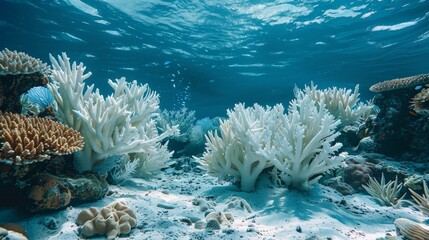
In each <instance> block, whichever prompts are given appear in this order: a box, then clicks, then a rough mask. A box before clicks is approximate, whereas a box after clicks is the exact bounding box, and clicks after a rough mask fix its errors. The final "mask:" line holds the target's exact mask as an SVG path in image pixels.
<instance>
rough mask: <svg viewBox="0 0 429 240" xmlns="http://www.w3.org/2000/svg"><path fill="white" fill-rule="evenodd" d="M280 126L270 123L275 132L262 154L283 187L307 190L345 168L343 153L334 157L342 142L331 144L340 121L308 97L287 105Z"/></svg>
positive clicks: (322, 105) (336, 133) (321, 104)
mask: <svg viewBox="0 0 429 240" xmlns="http://www.w3.org/2000/svg"><path fill="white" fill-rule="evenodd" d="M280 121H281V123H280V124H277V125H275V124H274V123H270V124H269V125H268V127H270V128H272V132H273V133H274V134H273V136H272V139H271V142H267V143H271V145H268V144H267V145H266V147H265V148H264V155H265V156H266V158H268V159H269V160H270V162H271V163H272V164H273V165H274V166H275V168H276V169H277V172H276V171H273V172H272V173H273V174H278V176H279V177H280V179H281V180H283V182H284V183H285V185H286V186H289V187H292V188H296V189H301V190H308V189H309V188H310V186H311V185H312V184H314V183H316V182H317V181H318V180H319V179H320V178H321V176H322V174H323V173H325V172H327V171H328V170H332V169H335V168H339V167H343V166H345V163H344V159H345V157H346V154H345V153H340V154H339V155H336V152H337V151H338V150H339V149H340V148H341V146H342V144H341V143H334V140H335V138H336V137H337V136H338V135H339V133H338V132H336V128H337V126H338V125H339V124H340V121H339V120H335V119H334V117H333V116H332V115H331V114H329V112H328V111H327V110H326V109H325V108H324V104H323V102H322V103H320V104H316V103H315V102H314V101H313V100H312V99H310V97H308V96H307V97H302V98H299V99H296V100H293V101H291V102H290V106H289V109H288V113H287V115H284V117H282V118H280Z"/></svg>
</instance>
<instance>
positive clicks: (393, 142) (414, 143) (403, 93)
mask: <svg viewBox="0 0 429 240" xmlns="http://www.w3.org/2000/svg"><path fill="white" fill-rule="evenodd" d="M415 94H416V90H414V89H401V90H395V91H388V92H384V93H382V94H378V95H376V96H375V97H374V104H375V105H377V106H378V107H379V109H380V111H379V112H378V114H377V117H376V118H374V119H369V121H371V122H367V125H368V127H369V130H370V132H371V138H372V139H373V140H374V143H375V150H374V151H375V152H378V153H382V154H384V155H386V156H389V157H394V158H399V159H401V160H406V161H412V162H426V161H427V160H428V156H429V148H427V146H428V145H429V121H428V119H427V116H422V115H418V114H416V113H414V112H411V111H410V109H409V102H410V99H412V97H413V96H414V95H415Z"/></svg>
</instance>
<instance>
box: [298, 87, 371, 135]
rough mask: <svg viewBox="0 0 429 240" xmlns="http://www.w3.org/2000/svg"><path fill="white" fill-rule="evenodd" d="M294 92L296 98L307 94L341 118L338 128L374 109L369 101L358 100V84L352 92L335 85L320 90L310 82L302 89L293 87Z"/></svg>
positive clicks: (365, 116)
mask: <svg viewBox="0 0 429 240" xmlns="http://www.w3.org/2000/svg"><path fill="white" fill-rule="evenodd" d="M294 92H295V97H296V98H298V99H300V98H303V97H304V96H309V97H310V98H311V99H313V100H314V101H316V103H319V104H320V103H323V104H324V106H325V108H326V109H327V110H328V111H329V113H331V114H332V115H334V117H335V118H336V119H339V120H341V124H340V126H339V127H340V129H343V128H344V127H345V126H347V125H350V124H352V123H354V122H356V121H357V120H359V119H361V118H364V119H365V118H367V117H368V116H369V115H370V114H371V113H373V111H374V104H373V103H372V102H371V101H369V102H367V103H363V102H359V85H356V87H355V89H354V91H353V92H352V90H351V89H346V88H337V87H332V88H328V89H323V90H320V89H317V86H316V85H314V83H313V82H312V83H311V85H310V86H305V87H304V89H302V90H301V89H298V88H297V87H295V89H294Z"/></svg>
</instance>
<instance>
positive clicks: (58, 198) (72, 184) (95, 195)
mask: <svg viewBox="0 0 429 240" xmlns="http://www.w3.org/2000/svg"><path fill="white" fill-rule="evenodd" d="M108 190H109V188H108V184H107V182H106V180H105V179H104V178H101V177H99V176H97V175H95V174H86V175H77V176H74V177H59V176H54V175H49V174H41V175H37V176H35V177H33V179H32V180H31V181H30V183H29V186H27V187H26V188H25V189H24V193H25V194H24V195H25V196H26V198H25V199H24V206H25V207H26V208H27V209H28V210H29V211H31V212H43V211H47V210H56V209H62V208H65V207H67V206H69V205H76V204H81V203H87V202H94V201H97V200H99V199H101V198H103V197H104V196H105V195H106V193H107V191H108Z"/></svg>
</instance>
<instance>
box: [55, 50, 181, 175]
mask: <svg viewBox="0 0 429 240" xmlns="http://www.w3.org/2000/svg"><path fill="white" fill-rule="evenodd" d="M50 59H51V62H52V66H53V71H52V77H51V80H52V82H51V83H50V84H49V88H50V89H51V91H52V92H53V95H54V97H55V100H56V101H57V104H58V112H59V115H60V117H61V118H62V120H63V121H64V122H65V123H66V124H68V125H69V126H71V127H72V128H74V129H76V130H78V131H80V132H81V134H82V135H83V136H84V139H85V147H84V149H83V151H82V152H79V153H77V154H75V160H76V167H77V168H78V169H79V170H81V171H87V170H91V169H92V168H93V167H94V166H95V165H97V164H100V163H101V162H102V161H103V160H104V159H106V158H107V157H109V156H112V155H121V154H129V153H151V154H153V153H156V152H161V153H162V151H163V145H161V144H159V142H160V141H161V140H162V139H164V138H166V137H167V136H169V135H171V134H174V133H175V132H176V131H177V127H172V128H170V127H168V128H167V129H166V130H165V131H164V132H163V133H161V134H158V130H157V126H156V121H155V118H156V117H157V110H158V108H159V96H158V94H157V93H156V92H153V91H151V90H150V89H149V87H148V85H147V84H145V85H140V84H138V83H137V81H133V82H132V83H128V82H126V80H125V78H120V79H116V80H115V81H112V80H109V81H108V83H109V85H110V86H111V87H112V88H113V90H114V92H113V94H111V95H109V96H107V97H106V98H105V97H103V96H102V95H101V94H100V93H99V91H98V89H96V90H95V91H93V89H94V85H91V86H88V87H87V89H86V91H85V92H84V91H83V90H84V87H85V84H84V82H83V81H84V80H85V79H87V78H88V77H89V76H90V75H91V73H86V74H84V71H85V67H84V66H83V64H82V63H80V64H79V65H77V64H76V62H74V63H73V64H70V60H69V58H68V57H67V55H66V54H65V53H63V54H62V56H58V61H57V60H56V59H55V58H54V57H53V56H52V55H50Z"/></svg>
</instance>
